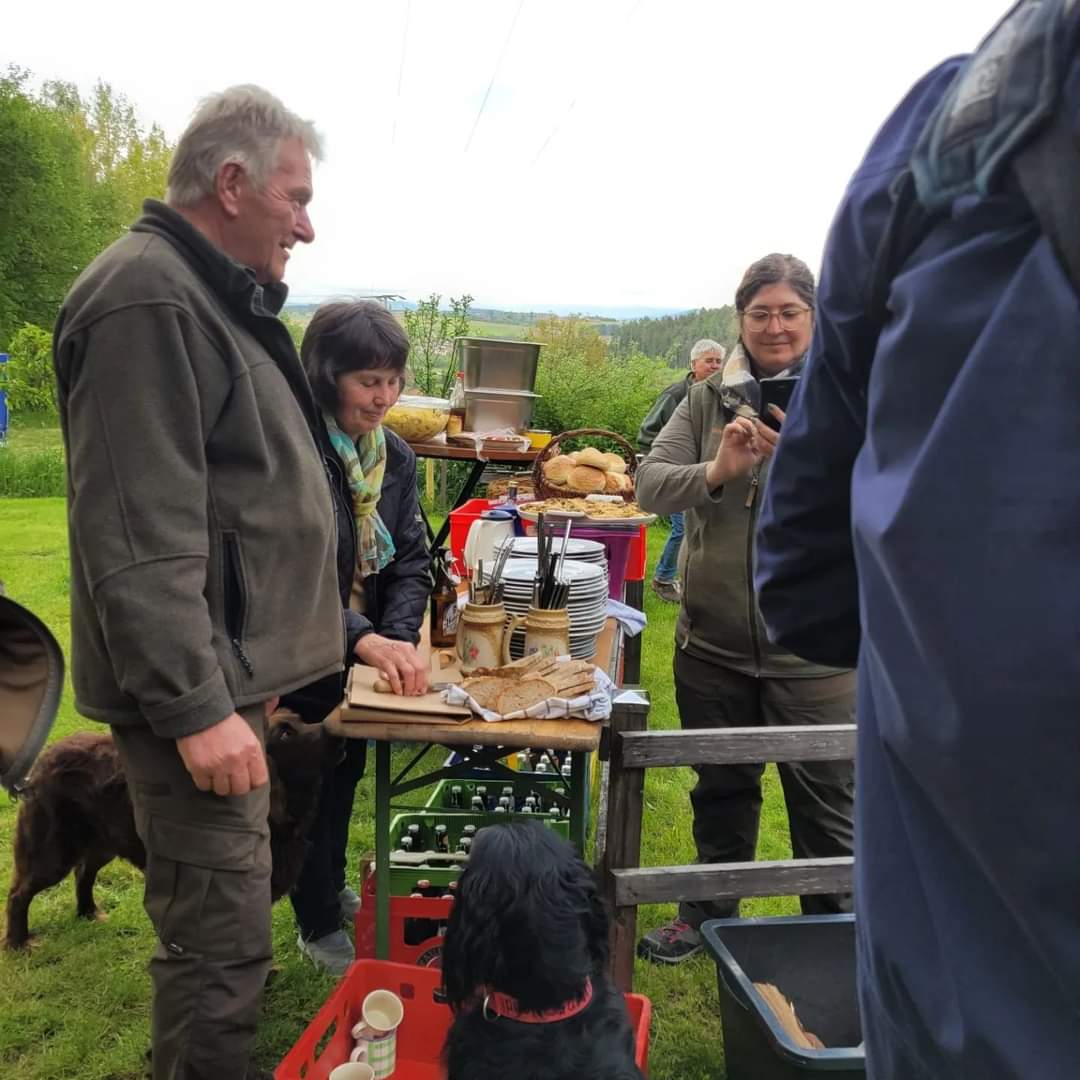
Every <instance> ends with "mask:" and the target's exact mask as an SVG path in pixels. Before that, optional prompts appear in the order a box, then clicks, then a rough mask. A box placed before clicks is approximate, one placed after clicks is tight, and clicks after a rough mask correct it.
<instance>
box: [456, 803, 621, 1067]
mask: <svg viewBox="0 0 1080 1080" xmlns="http://www.w3.org/2000/svg"><path fill="white" fill-rule="evenodd" d="M607 959H608V919H607V915H606V913H605V911H604V908H603V904H602V903H601V900H600V896H599V894H598V892H597V889H596V884H595V882H594V881H593V877H592V874H591V873H590V871H589V868H588V867H587V866H586V865H585V863H584V862H582V860H581V859H580V858H579V857H578V855H577V853H576V852H575V850H574V848H573V846H572V845H570V844H568V843H567V842H566V841H565V840H562V839H560V838H559V837H558V836H556V835H555V833H554V832H552V831H551V830H550V829H547V828H545V827H544V826H542V825H539V824H533V823H526V824H508V825H496V826H492V827H490V828H486V829H482V830H481V831H480V832H479V833H478V834H477V837H476V843H475V844H474V845H473V848H472V851H471V853H470V855H469V864H468V866H467V868H466V869H465V871H464V873H463V874H462V875H461V883H460V885H459V887H458V891H457V899H456V900H455V902H454V906H453V909H452V911H451V914H450V922H449V925H448V927H447V931H446V942H445V946H444V949H443V959H442V963H443V988H444V990H445V993H446V997H447V1000H448V1002H449V1004H450V1007H451V1008H452V1009H453V1011H454V1021H453V1024H452V1025H451V1028H450V1032H449V1034H448V1035H447V1037H446V1049H445V1054H446V1065H447V1078H448V1080H466V1078H467V1080H507V1078H511V1080H541V1078H543V1080H584V1078H586V1077H587V1078H588V1080H641V1072H640V1071H639V1070H638V1068H637V1066H636V1065H635V1063H634V1037H633V1032H632V1030H631V1027H630V1020H629V1016H628V1014H627V1011H626V1003H625V1000H624V999H623V997H622V995H621V994H620V993H618V991H617V990H616V989H615V987H614V986H613V985H612V983H611V980H610V978H609V977H608V974H607ZM545 1014H546V1015H545Z"/></svg>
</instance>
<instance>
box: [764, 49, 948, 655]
mask: <svg viewBox="0 0 1080 1080" xmlns="http://www.w3.org/2000/svg"><path fill="white" fill-rule="evenodd" d="M961 63H962V59H959V58H954V59H952V60H948V61H946V62H945V63H944V64H942V65H940V66H939V67H938V68H936V69H935V70H934V71H932V72H931V73H930V74H929V75H927V76H925V77H924V78H923V79H922V80H921V81H920V82H919V83H917V84H916V86H915V87H914V88H913V89H912V90H911V92H910V93H909V94H908V96H907V98H906V99H905V100H904V102H903V103H901V105H900V106H899V107H898V108H897V109H896V111H895V112H894V113H893V115H892V116H891V117H890V118H889V120H888V121H886V123H885V126H884V127H883V128H882V129H881V131H880V132H879V133H878V135H877V137H876V138H875V140H874V143H873V144H872V146H871V148H870V150H869V152H868V154H867V156H866V158H865V160H864V161H863V164H862V166H861V167H860V169H859V171H858V172H857V173H856V174H855V177H854V178H853V179H852V181H851V183H850V184H849V186H848V189H847V191H846V192H845V194H844V198H843V201H842V202H841V204H840V208H839V210H838V212H837V215H836V219H835V220H834V222H833V226H832V229H831V231H830V234H829V240H828V243H827V245H826V249H825V257H824V261H823V265H822V272H821V282H820V287H819V290H818V302H817V325H816V328H815V331H814V339H813V343H812V345H811V348H810V356H809V359H808V362H807V365H806V370H805V372H804V374H803V377H802V379H801V380H800V385H799V387H798V388H797V389H796V392H795V395H794V397H793V398H792V402H791V408H790V410H789V412H788V415H787V420H786V421H785V423H784V428H783V433H782V435H781V438H780V443H779V447H778V449H777V452H776V456H775V460H774V461H773V464H772V467H771V469H770V471H769V481H768V485H767V488H766V491H765V498H764V501H763V504H762V508H761V515H760V518H759V521H758V534H757V545H756V565H755V573H754V585H755V588H756V589H757V590H758V603H759V605H760V608H761V614H762V617H763V618H764V620H765V626H766V629H767V630H768V633H769V638H770V639H771V640H772V641H773V642H775V643H776V644H778V645H781V646H783V647H785V648H787V649H790V650H791V651H792V652H793V653H795V654H796V655H797V656H801V657H803V658H805V659H807V660H811V661H814V662H815V663H819V664H828V665H831V666H834V667H853V666H854V665H855V663H856V661H857V659H858V651H859V640H860V625H859V596H858V578H857V574H856V567H855V557H854V551H853V549H852V541H851V496H850V491H851V475H852V470H853V468H854V465H855V458H856V457H857V455H858V453H859V450H860V449H861V447H862V443H863V435H864V431H865V425H866V405H865V387H866V382H867V379H868V376H869V370H870V364H871V360H872V358H873V354H874V350H875V348H876V345H877V336H878V332H879V329H880V328H879V327H877V326H875V325H874V324H873V322H872V320H871V318H870V316H869V314H868V312H867V307H868V301H869V297H868V294H867V288H868V284H869V281H870V278H871V269H872V266H873V262H874V255H875V253H876V251H877V248H878V245H879V244H880V242H881V238H882V235H883V234H884V231H885V225H886V222H887V220H888V215H889V211H890V208H891V200H890V196H889V186H890V184H891V183H892V182H893V180H894V179H895V178H896V176H897V175H898V174H899V173H900V171H901V170H902V169H904V168H905V167H906V165H907V162H908V159H909V158H910V156H911V152H912V150H913V148H914V145H915V142H916V140H917V139H918V137H919V134H920V133H921V131H922V128H923V126H924V125H925V123H926V121H927V119H928V117H929V115H930V112H931V111H932V109H933V106H934V105H935V104H936V103H937V101H938V99H939V98H940V96H941V94H942V93H943V92H944V89H945V88H946V87H947V86H948V84H949V83H950V82H951V81H952V79H953V78H954V77H955V75H956V72H957V70H958V69H959V67H960V65H961Z"/></svg>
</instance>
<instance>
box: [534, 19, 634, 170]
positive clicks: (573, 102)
mask: <svg viewBox="0 0 1080 1080" xmlns="http://www.w3.org/2000/svg"><path fill="white" fill-rule="evenodd" d="M641 4H642V0H637V2H636V3H635V4H634V6H633V7H632V8H631V9H630V10H629V12H627V15H626V18H625V19H624V20H623V24H622V27H621V28H620V30H619V33H618V34H617V35H616V37H617V38H621V37H622V35H623V34H624V33H625V32H626V28H627V26H629V25H630V20H631V19H632V18H633V17H634V15H635V14H637V9H638V8H639V7H641ZM579 97H580V94H575V95H574V97H573V98H572V99H571V100H570V104H569V105H567V106H566V112H564V113H563V114H562V116H561V117H560V119H559V122H558V123H557V124H556V125H555V126H554V127H553V128H552V129H551V131H550V132H548V137H547V138H546V139H545V140H544V141H543V143H542V144H541V146H540V149H539V150H537V151H536V157H534V158H533V159H532V163H533V164H534V165H535V164H536V163H537V162H538V161H539V160H540V155H541V154H543V152H544V151H545V150H546V149H547V148H548V143H550V142H551V140H552V139H554V138H555V136H556V135H558V133H559V131H560V129H561V128H562V126H563V124H565V123H566V121H567V118H568V117H569V116H570V114H571V113H572V112H573V111H574V106H575V105H576V104H577V103H578V98H579Z"/></svg>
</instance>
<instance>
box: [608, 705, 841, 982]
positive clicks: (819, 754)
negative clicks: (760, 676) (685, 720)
mask: <svg viewBox="0 0 1080 1080" xmlns="http://www.w3.org/2000/svg"><path fill="white" fill-rule="evenodd" d="M648 718H649V699H648V694H647V693H646V692H645V691H642V690H633V689H627V690H623V691H621V692H620V694H619V696H618V697H617V698H616V701H615V706H614V708H613V710H612V716H611V722H610V725H609V727H608V729H607V731H606V732H605V735H606V738H605V742H604V744H603V745H602V748H601V749H602V755H603V756H605V757H606V758H607V759H608V766H609V767H608V775H607V783H606V785H605V788H606V790H602V791H601V799H602V800H603V805H602V807H601V814H600V817H601V820H602V821H603V829H602V831H601V830H599V829H598V831H597V838H596V868H597V874H598V878H599V881H600V886H601V888H602V890H603V891H604V894H605V897H606V899H607V901H608V904H609V906H610V909H611V911H612V915H613V919H612V968H613V975H614V978H615V982H616V985H617V986H618V987H619V989H621V990H624V991H626V990H630V989H631V988H632V982H633V975H634V950H635V947H636V943H637V906H638V904H658V903H672V902H679V901H683V900H688V901H701V900H723V899H734V898H737V897H744V896H746V897H749V896H793V895H799V896H804V895H808V894H815V893H834V892H850V890H851V877H852V860H851V859H850V858H828V859H787V860H783V861H775V862H752V863H711V864H704V865H703V864H698V865H693V866H653V867H641V866H639V863H640V861H641V826H642V814H643V809H644V794H645V770H646V769H651V768H659V767H672V766H678V765H706V764H708V765H736V764H751V763H759V762H770V761H771V762H779V761H844V760H850V759H851V758H852V757H854V754H855V725H854V724H837V725H830V726H808V727H784V728H775V727H762V728H718V729H704V730H695V731H648V730H647V727H648ZM689 814H690V807H689V802H688V804H687V816H688V818H689Z"/></svg>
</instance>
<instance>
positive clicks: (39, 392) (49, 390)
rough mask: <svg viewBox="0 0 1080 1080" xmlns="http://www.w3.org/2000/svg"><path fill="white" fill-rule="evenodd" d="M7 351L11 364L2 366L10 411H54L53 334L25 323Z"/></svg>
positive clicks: (4, 387)
mask: <svg viewBox="0 0 1080 1080" xmlns="http://www.w3.org/2000/svg"><path fill="white" fill-rule="evenodd" d="M8 352H9V354H10V355H9V358H8V362H7V363H6V364H3V365H0V379H2V382H0V386H2V387H3V389H4V390H5V391H6V393H7V403H8V408H9V409H11V411H12V412H13V413H35V412H54V411H55V410H56V397H55V386H56V381H55V379H54V378H53V366H52V335H51V334H50V333H49V332H48V331H47V330H42V329H41V327H40V326H33V325H32V324H30V323H26V324H24V325H23V326H22V327H20V329H18V330H17V331H16V332H15V334H14V335H13V336H12V338H11V344H10V346H9V349H8Z"/></svg>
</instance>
